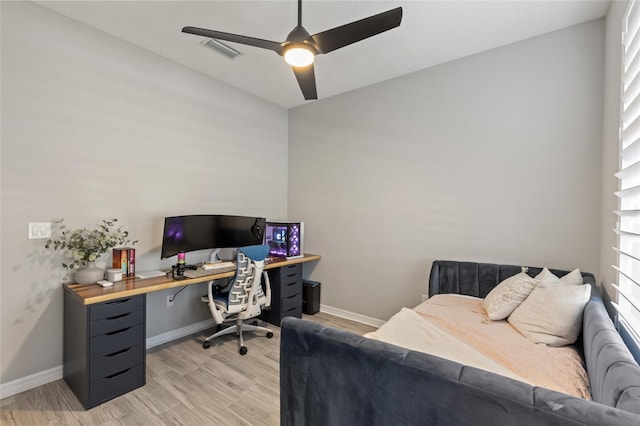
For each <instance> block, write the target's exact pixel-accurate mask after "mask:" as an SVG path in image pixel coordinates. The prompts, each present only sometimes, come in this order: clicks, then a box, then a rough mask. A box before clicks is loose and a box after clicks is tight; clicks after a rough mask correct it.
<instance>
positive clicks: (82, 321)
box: [63, 291, 146, 409]
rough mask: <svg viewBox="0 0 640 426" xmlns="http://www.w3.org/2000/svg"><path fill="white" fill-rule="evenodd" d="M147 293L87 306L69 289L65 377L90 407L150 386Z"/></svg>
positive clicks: (65, 331) (65, 340)
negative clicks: (147, 374) (146, 369)
mask: <svg viewBox="0 0 640 426" xmlns="http://www.w3.org/2000/svg"><path fill="white" fill-rule="evenodd" d="M145 321H146V296H145V295H144V294H142V295H139V296H132V297H124V298H121V299H115V300H111V301H108V302H102V303H96V304H92V305H84V304H83V303H82V301H81V300H80V299H78V297H75V295H74V294H72V293H71V292H69V291H65V292H64V356H63V357H64V364H63V375H64V380H65V381H66V382H67V384H68V385H69V387H70V388H71V390H72V391H73V392H74V393H75V394H76V396H77V397H78V399H79V400H80V402H81V403H82V405H83V406H84V408H86V409H89V408H92V407H95V406H96V405H99V404H101V403H103V402H106V401H108V400H110V399H112V398H115V397H116V396H119V395H122V394H124V393H126V392H129V391H131V390H133V389H135V388H137V387H140V386H143V385H144V384H145V352H146V351H145V341H146V331H145V329H146V324H145Z"/></svg>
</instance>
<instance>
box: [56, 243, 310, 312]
mask: <svg viewBox="0 0 640 426" xmlns="http://www.w3.org/2000/svg"><path fill="white" fill-rule="evenodd" d="M319 259H320V256H319V255H317V254H305V255H304V256H303V257H300V258H297V259H289V260H282V261H275V262H270V263H267V264H266V265H265V267H264V269H265V270H267V269H273V268H280V267H282V266H287V265H295V264H297V263H305V262H311V261H312V260H319ZM235 274H236V271H235V270H233V271H229V272H220V273H216V274H211V275H205V276H202V277H198V278H187V279H184V280H180V281H178V280H174V279H172V278H166V277H154V278H145V279H140V278H135V277H131V278H125V279H124V280H122V281H119V282H117V283H114V284H113V286H111V287H100V286H99V285H97V284H63V287H64V291H68V292H70V293H71V294H73V295H75V296H76V297H77V298H78V299H79V300H80V301H81V302H82V303H83V304H85V305H92V304H94V303H100V302H108V301H109V300H114V299H119V298H121V297H128V296H136V295H138V294H146V293H151V292H153V291H160V290H166V289H168V288H174V287H184V286H186V285H191V284H199V283H203V282H206V281H212V280H219V279H221V278H228V277H233V276H234V275H235Z"/></svg>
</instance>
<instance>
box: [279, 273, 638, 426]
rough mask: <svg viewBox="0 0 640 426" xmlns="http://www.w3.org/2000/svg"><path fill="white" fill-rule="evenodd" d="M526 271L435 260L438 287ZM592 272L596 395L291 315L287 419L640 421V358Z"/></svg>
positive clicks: (285, 350) (283, 357)
mask: <svg viewBox="0 0 640 426" xmlns="http://www.w3.org/2000/svg"><path fill="white" fill-rule="evenodd" d="M540 270H541V268H529V270H528V273H529V274H530V275H531V276H535V275H536V274H537V273H538V272H539V271H540ZM520 271H521V267H520V266H514V265H495V264H486V263H473V262H457V261H435V262H433V265H432V269H431V275H430V278H429V293H430V295H432V294H437V293H459V294H468V295H473V296H480V297H483V296H485V295H486V294H487V293H488V292H489V291H490V290H491V289H492V288H493V287H494V286H495V285H497V284H498V283H499V282H500V281H502V280H503V279H505V278H507V277H509V276H512V275H515V274H517V273H519V272H520ZM551 271H552V272H554V273H555V274H556V275H558V276H562V275H564V274H566V273H567V272H566V271H560V270H551ZM583 277H584V279H585V282H588V283H590V284H592V285H593V286H594V287H593V288H594V291H593V292H592V293H593V295H592V298H591V299H590V301H589V302H588V304H587V306H586V307H585V311H584V318H583V334H582V337H581V340H580V342H581V344H582V345H583V350H584V357H585V365H586V368H587V373H588V375H589V379H590V384H591V393H592V398H593V401H587V400H584V399H580V398H576V397H573V396H570V395H566V394H563V393H560V392H555V391H552V390H549V389H545V388H541V387H535V386H531V385H528V384H526V383H523V382H519V381H517V380H513V379H510V378H508V377H504V376H500V375H497V374H494V373H490V372H488V371H484V370H480V369H476V368H473V367H468V366H463V365H461V364H458V363H456V362H453V361H450V360H447V359H443V358H439V357H435V356H432V355H428V354H425V353H421V352H415V351H411V350H408V349H404V348H401V347H398V346H395V345H392V344H389V343H385V342H380V341H377V340H373V339H367V338H364V337H361V336H358V335H355V334H352V333H348V332H345V331H341V330H337V329H334V328H331V327H327V326H323V325H320V324H317V323H313V322H309V321H304V320H299V319H295V318H289V317H287V318H285V319H284V320H283V322H282V325H281V327H282V330H281V340H280V341H281V344H280V348H281V350H280V415H281V417H280V422H281V425H282V426H289V425H290V426H294V425H295V426H304V425H332V426H340V425H345V426H346V425H349V426H351V425H372V426H375V425H380V426H383V425H385V426H386V425H394V424H398V425H400V424H401V425H498V424H517V425H518V426H526V425H541V424H544V425H594V426H602V425H621V426H622V425H625V426H626V425H640V367H639V366H638V364H637V363H636V362H635V361H634V360H633V358H632V356H631V354H630V353H629V350H628V349H627V347H626V346H625V345H624V343H623V342H622V340H621V338H620V335H619V334H618V332H617V331H616V330H615V328H614V326H613V323H612V322H611V319H610V318H609V316H608V314H607V312H606V310H605V308H604V305H603V303H602V299H601V298H600V297H599V295H598V294H597V291H595V290H596V287H595V280H594V277H593V275H592V274H588V273H584V274H583Z"/></svg>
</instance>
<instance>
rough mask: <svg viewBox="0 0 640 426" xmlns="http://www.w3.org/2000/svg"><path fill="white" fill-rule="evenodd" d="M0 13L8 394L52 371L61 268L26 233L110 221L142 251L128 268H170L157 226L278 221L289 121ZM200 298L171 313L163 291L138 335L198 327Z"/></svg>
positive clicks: (184, 299) (21, 13)
mask: <svg viewBox="0 0 640 426" xmlns="http://www.w3.org/2000/svg"><path fill="white" fill-rule="evenodd" d="M1 7H2V33H1V36H2V46H1V47H2V68H1V71H2V86H1V89H2V116H1V118H2V133H1V136H2V138H1V140H2V142H1V143H2V147H1V149H2V151H1V153H2V160H1V161H2V163H1V166H2V219H1V220H2V222H1V224H2V246H1V249H2V260H1V282H0V297H1V312H2V325H1V333H2V334H1V342H0V343H1V353H0V358H1V359H2V370H1V377H0V381H1V382H2V383H6V382H8V381H11V380H14V379H18V378H22V377H24V376H27V375H30V374H33V373H38V372H41V371H44V370H47V369H50V368H54V367H58V366H60V365H61V364H62V312H63V309H62V288H61V285H60V283H61V279H62V269H61V268H60V267H59V264H58V263H57V261H54V259H53V258H51V257H50V256H45V255H43V254H42V249H43V246H44V244H43V242H42V241H40V240H27V223H28V222H30V221H49V220H51V219H52V218H65V221H66V222H67V223H68V225H70V226H72V227H82V226H93V225H95V224H97V223H98V222H99V221H100V220H101V219H103V218H110V217H117V218H118V219H119V220H120V223H121V224H123V225H125V226H126V228H127V229H128V230H129V231H130V232H131V235H132V236H133V237H134V238H135V239H138V240H140V242H139V244H138V245H137V246H136V247H137V256H138V265H137V268H138V270H146V269H154V268H158V267H160V266H168V265H169V264H170V263H172V261H175V259H172V260H168V261H165V262H164V263H161V262H160V254H159V247H160V242H161V233H162V223H163V222H162V221H163V218H164V217H165V216H168V215H174V214H181V213H183V214H191V213H222V214H226V213H228V214H246V215H265V216H266V217H271V218H283V217H285V216H286V209H287V160H286V158H287V128H288V117H287V112H286V110H284V109H281V108H279V107H276V106H274V105H273V104H270V103H267V102H265V101H263V100H260V99H258V98H255V97H253V96H250V95H248V94H246V93H244V92H241V91H238V90H236V89H233V88H231V87H229V86H227V85H224V84H222V83H218V82H216V81H214V80H212V79H210V78H208V77H205V76H204V75H201V74H198V73H195V72H192V71H189V70H187V69H186V68H184V67H183V66H181V65H178V64H175V63H173V62H170V61H168V60H165V59H163V58H161V57H159V56H156V55H154V54H151V53H149V52H147V51H144V50H142V49H139V48H137V47H135V46H133V45H130V44H128V43H125V42H123V41H121V40H119V39H116V38H113V37H110V36H108V35H106V34H104V33H101V32H99V31H96V30H93V29H91V28H89V27H87V26H84V25H82V24H79V23H77V22H75V21H72V20H70V19H68V18H65V17H63V16H61V15H58V14H56V13H53V12H51V11H49V10H46V9H44V8H41V7H39V6H37V5H34V4H30V3H8V2H2V6H1ZM247 123H250V125H247ZM108 260H110V256H105V258H104V259H102V263H106V261H108ZM191 260H196V259H193V258H192V259H191ZM199 287H200V286H192V288H189V289H188V290H185V291H184V292H182V293H180V295H179V296H178V298H177V300H176V304H175V305H174V307H172V308H166V307H165V306H166V295H167V294H169V293H168V292H166V293H165V292H160V293H158V294H154V295H153V296H152V297H150V298H149V301H148V311H149V315H148V324H149V327H148V329H147V336H148V337H152V336H154V335H157V334H159V333H163V332H168V331H171V330H173V329H176V328H179V327H184V326H186V325H189V324H192V323H194V322H197V321H200V320H204V319H207V318H209V314H208V311H207V309H206V306H204V304H202V303H201V302H199V300H198V298H199V296H200V295H201V293H202V291H203V288H199ZM186 305H193V306H192V307H191V308H190V307H189V306H186Z"/></svg>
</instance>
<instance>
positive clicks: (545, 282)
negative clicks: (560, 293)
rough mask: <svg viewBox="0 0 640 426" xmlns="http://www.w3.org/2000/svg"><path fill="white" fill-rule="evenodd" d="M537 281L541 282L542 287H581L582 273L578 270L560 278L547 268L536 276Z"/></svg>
mask: <svg viewBox="0 0 640 426" xmlns="http://www.w3.org/2000/svg"><path fill="white" fill-rule="evenodd" d="M536 280H538V281H540V287H553V286H561V285H581V284H582V283H583V281H582V273H580V269H578V268H576V269H574V270H573V271H571V272H569V273H568V274H566V275H564V276H563V277H562V278H558V277H557V276H556V275H555V274H554V273H553V272H551V271H549V270H548V269H547V268H543V269H542V271H541V272H540V273H539V274H538V275H536Z"/></svg>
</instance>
